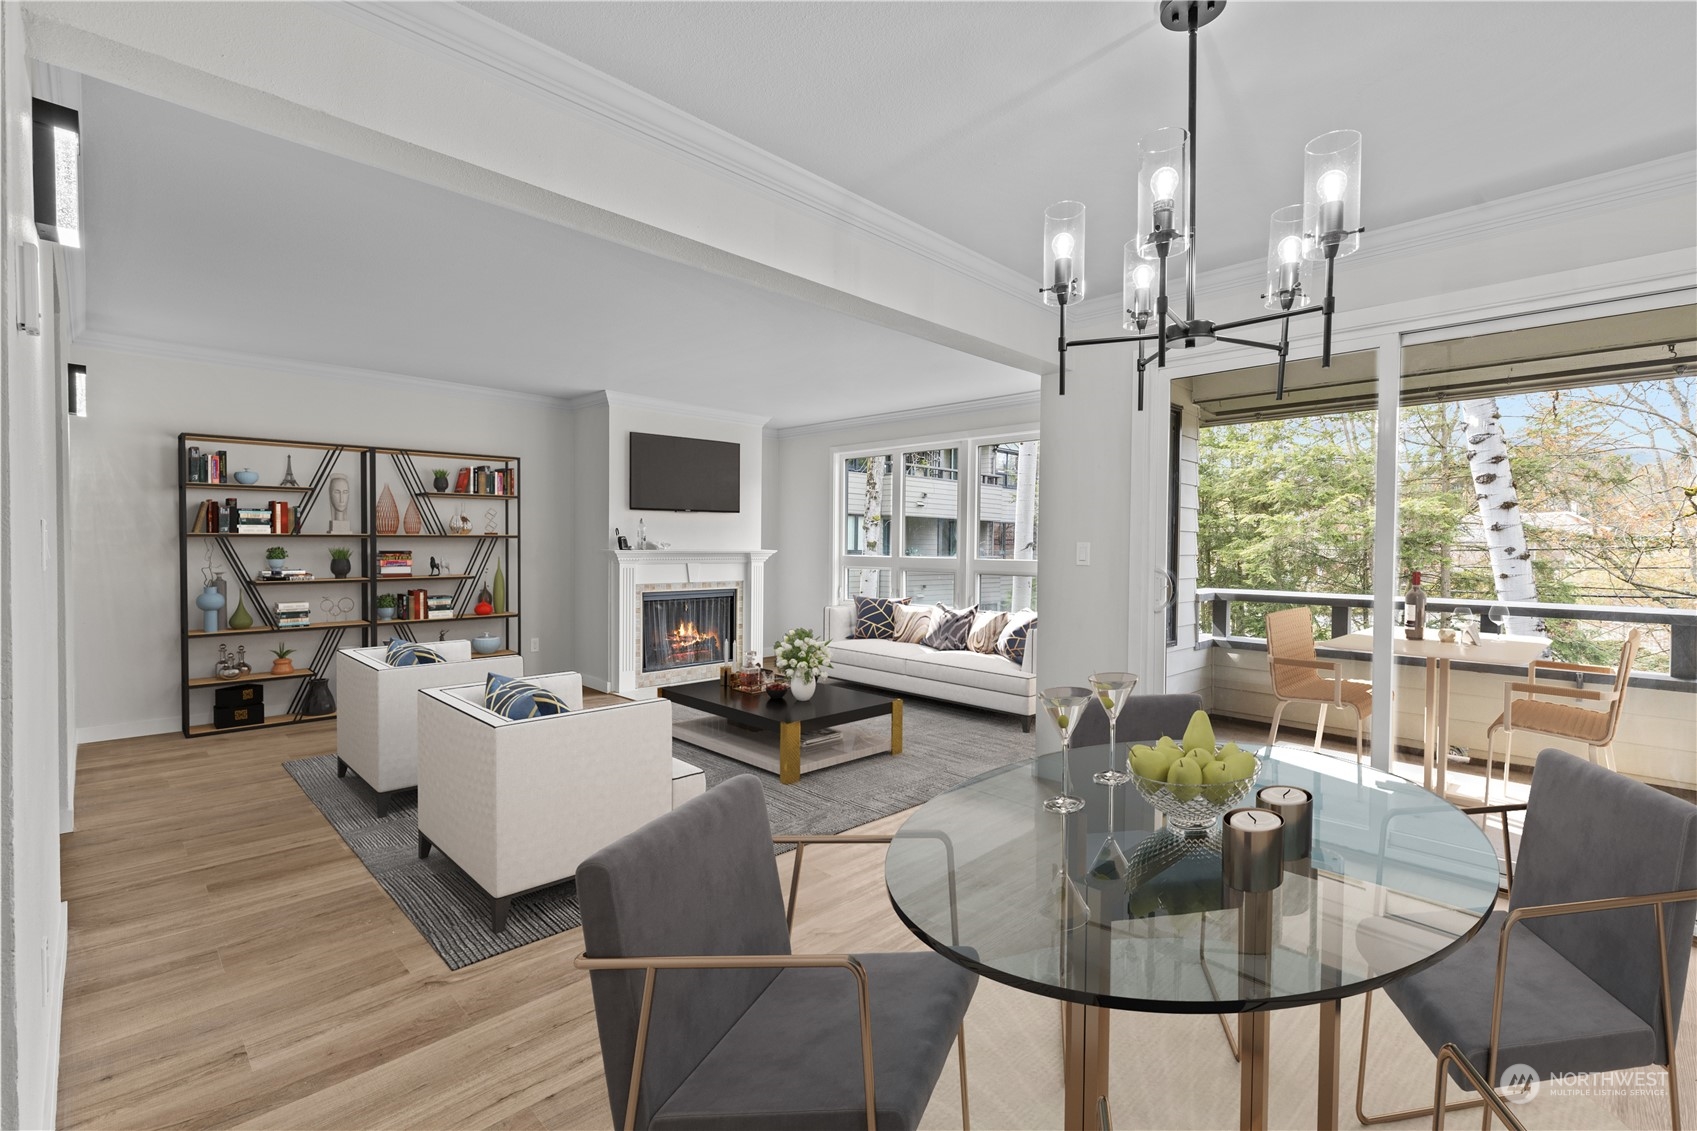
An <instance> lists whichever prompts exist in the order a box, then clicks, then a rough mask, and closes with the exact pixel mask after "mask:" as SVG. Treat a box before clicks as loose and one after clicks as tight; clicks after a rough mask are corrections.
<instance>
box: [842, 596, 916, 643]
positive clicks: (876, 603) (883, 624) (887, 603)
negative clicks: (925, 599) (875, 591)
mask: <svg viewBox="0 0 1697 1131" xmlns="http://www.w3.org/2000/svg"><path fill="white" fill-rule="evenodd" d="M908 600H909V598H907V597H856V598H855V599H854V630H853V631H852V632H851V633H850V634H849V635H850V636H852V637H853V638H854V639H855V640H894V639H895V638H896V606H897V605H905V604H907V603H908Z"/></svg>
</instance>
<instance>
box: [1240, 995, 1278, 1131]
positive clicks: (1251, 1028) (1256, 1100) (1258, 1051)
mask: <svg viewBox="0 0 1697 1131" xmlns="http://www.w3.org/2000/svg"><path fill="white" fill-rule="evenodd" d="M1272 1021H1273V1016H1272V1014H1270V1013H1267V1012H1265V1011H1262V1012H1258V1013H1243V1014H1239V1015H1238V1029H1237V1040H1238V1046H1237V1047H1238V1052H1239V1053H1240V1054H1241V1055H1242V1060H1241V1061H1240V1062H1239V1065H1238V1080H1239V1084H1240V1087H1241V1091H1240V1092H1239V1094H1238V1101H1237V1125H1238V1127H1239V1128H1240V1129H1241V1131H1267V1097H1268V1084H1269V1083H1270V1082H1271V1081H1270V1079H1269V1075H1268V1071H1267V1069H1268V1064H1267V1061H1268V1056H1267V1054H1268V1045H1269V1044H1270V1043H1271V1040H1272V1033H1273V1025H1272Z"/></svg>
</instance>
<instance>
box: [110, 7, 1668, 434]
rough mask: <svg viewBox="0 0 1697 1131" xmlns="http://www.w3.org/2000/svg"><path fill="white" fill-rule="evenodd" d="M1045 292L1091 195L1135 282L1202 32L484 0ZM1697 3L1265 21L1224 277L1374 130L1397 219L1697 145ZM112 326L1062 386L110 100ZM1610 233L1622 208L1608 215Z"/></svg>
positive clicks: (759, 392)
mask: <svg viewBox="0 0 1697 1131" xmlns="http://www.w3.org/2000/svg"><path fill="white" fill-rule="evenodd" d="M466 7H467V8H469V9H471V10H472V11H474V12H475V13H476V14H478V15H479V16H481V17H482V18H483V19H484V20H486V21H494V22H495V23H497V24H499V25H501V26H500V27H499V28H496V29H495V30H497V31H502V32H503V33H506V34H511V33H518V34H522V35H527V36H530V37H533V38H534V39H536V40H537V41H539V42H541V43H543V44H545V45H547V46H549V47H551V48H553V49H555V50H558V51H560V52H563V53H565V54H568V55H571V56H573V57H575V58H577V59H579V60H581V61H582V62H584V63H586V64H588V65H590V66H592V67H595V68H598V69H600V70H603V71H605V72H607V73H608V74H610V75H612V76H613V77H615V78H617V79H619V80H622V81H624V82H627V83H629V84H631V85H633V86H635V87H637V88H639V89H641V90H643V91H646V92H647V93H649V94H651V95H654V96H656V97H658V98H660V99H663V100H665V101H667V102H670V103H672V104H674V105H675V106H677V107H678V108H679V109H681V110H683V111H684V112H686V113H689V114H692V115H695V116H697V117H699V118H700V119H702V120H704V121H706V122H708V123H709V124H711V125H713V126H717V127H719V128H721V129H723V130H725V131H728V132H730V133H732V134H735V135H738V136H739V137H741V138H743V139H744V140H746V141H748V142H750V143H752V144H755V145H757V146H760V147H762V148H764V149H767V150H769V151H770V152H772V153H774V154H776V155H777V156H779V157H782V158H784V159H787V160H789V161H791V162H793V163H795V164H797V165H799V166H801V167H803V168H805V169H807V170H809V171H811V172H813V173H815V174H818V175H820V176H822V177H824V178H826V179H827V180H830V181H833V182H835V183H837V184H840V185H842V186H844V187H845V188H847V189H849V190H851V191H853V192H855V193H858V194H860V195H862V196H864V197H866V198H868V199H870V200H872V201H874V202H876V203H878V204H880V205H883V206H884V207H886V208H889V209H891V210H892V211H894V212H896V213H899V214H901V215H903V216H905V217H907V218H908V219H910V220H912V221H915V222H917V223H919V224H921V225H923V226H926V227H929V228H931V229H933V230H934V231H936V232H939V233H941V234H942V235H944V236H947V237H949V238H951V239H953V240H955V241H957V242H959V243H960V244H963V245H965V246H966V247H968V248H971V249H973V250H975V251H978V252H980V253H982V254H983V255H986V256H988V257H989V258H991V259H992V260H995V261H997V262H1000V263H1002V264H1004V265H1006V266H1007V267H1009V268H1011V269H1012V270H1014V271H1017V272H1019V273H1020V274H1022V275H1027V276H1029V277H1031V278H1032V279H1035V278H1036V274H1037V266H1038V253H1039V251H1040V246H1041V245H1040V234H1041V213H1042V210H1043V208H1044V207H1045V206H1046V205H1048V204H1049V203H1052V202H1053V201H1056V200H1060V199H1063V198H1073V199H1080V200H1084V201H1085V202H1086V203H1088V204H1089V205H1090V208H1091V213H1090V245H1091V255H1090V264H1091V271H1090V283H1091V292H1092V294H1093V295H1103V294H1112V293H1115V292H1117V290H1118V277H1119V248H1120V246H1121V245H1122V244H1123V242H1124V241H1125V240H1126V239H1127V238H1128V237H1129V236H1130V234H1131V227H1132V209H1133V204H1134V195H1135V194H1134V185H1133V180H1132V178H1133V174H1134V172H1135V166H1136V155H1135V147H1136V141H1137V138H1138V136H1139V135H1140V134H1141V133H1143V132H1145V131H1147V130H1149V129H1151V128H1153V127H1155V126H1158V125H1162V124H1167V123H1170V122H1179V121H1182V119H1183V115H1184V98H1183V93H1184V38H1183V37H1182V36H1178V35H1174V34H1172V33H1170V32H1167V31H1164V30H1162V29H1160V28H1159V27H1157V26H1155V24H1154V19H1153V13H1154V4H1153V2H1152V0H1135V2H1131V3H1043V2H1014V3H980V2H963V3H902V2H897V3H870V4H869V3H860V2H842V3H800V2H795V0H787V2H782V3H743V2H740V0H733V2H724V3H678V2H672V0H661V2H652V3H605V2H600V0H588V2H580V3H569V4H542V3H507V2H496V3H472V4H469V5H466ZM1693 46H1697V4H1692V3H1683V2H1682V3H1611V4H1606V5H1597V4H1590V3H1505V2H1483V3H1469V4H1444V3H1422V2H1404V0H1374V2H1372V3H1367V2H1360V0H1358V2H1356V3H1283V2H1275V0H1260V2H1256V3H1249V2H1247V0H1238V2H1237V3H1235V4H1233V5H1232V6H1231V7H1230V9H1229V10H1228V11H1227V12H1226V13H1225V14H1224V15H1223V16H1222V18H1221V19H1220V20H1219V21H1218V22H1217V23H1215V24H1214V25H1212V26H1211V27H1209V28H1207V29H1206V30H1204V32H1203V33H1202V38H1201V52H1200V54H1201V76H1200V80H1201V106H1200V111H1201V121H1200V129H1199V135H1200V150H1199V168H1200V177H1199V182H1200V191H1201V199H1200V202H1199V209H1198V220H1199V227H1200V240H1199V246H1200V250H1201V255H1202V262H1201V266H1202V267H1203V269H1204V270H1205V271H1206V270H1212V269H1214V268H1219V267H1224V266H1227V265H1229V264H1232V263H1237V262H1243V261H1248V260H1258V259H1259V258H1260V257H1261V256H1262V255H1263V254H1264V251H1265V239H1266V236H1265V222H1266V216H1267V214H1268V212H1269V211H1271V209H1272V208H1274V207H1275V206H1277V205H1280V204H1283V203H1286V202H1288V201H1290V200H1294V199H1297V198H1298V197H1299V196H1300V190H1299V178H1300V171H1301V151H1302V145H1303V143H1304V142H1305V141H1306V140H1307V139H1308V138H1309V137H1311V136H1313V135H1315V134H1318V133H1321V132H1323V131H1325V130H1328V129H1333V128H1338V127H1340V126H1352V127H1355V128H1358V129H1361V130H1362V131H1363V132H1364V133H1365V134H1366V178H1365V185H1366V201H1365V205H1364V217H1365V221H1366V223H1367V224H1368V225H1369V228H1370V232H1369V235H1368V237H1367V238H1368V239H1369V240H1371V238H1372V235H1371V229H1372V228H1383V227H1386V226H1389V225H1393V224H1398V223H1402V222H1406V221H1412V220H1417V219H1422V218H1425V217H1429V216H1433V215H1439V214H1443V213H1446V212H1449V211H1452V210H1454V209H1457V208H1462V207H1466V206H1468V205H1473V204H1478V203H1482V202H1486V201H1492V200H1497V199H1500V198H1502V197H1505V196H1508V195H1512V194H1516V193H1520V192H1526V191H1530V190H1534V189H1538V188H1543V187H1547V186H1550V185H1555V184H1561V183H1565V182H1567V181H1571V180H1574V179H1577V178H1580V177H1585V176H1589V175H1593V174H1598V173H1604V172H1608V171H1611V170H1615V169H1618V168H1621V167H1624V166H1629V165H1634V164H1638V163H1641V162H1645V161H1651V160H1654V159H1657V158H1662V157H1666V156H1669V155H1673V154H1683V153H1689V152H1691V151H1693V150H1697V75H1694V71H1693V68H1692V66H1691V62H1690V60H1691V56H1692V48H1693ZM82 108H83V123H84V135H85V146H84V153H85V169H84V175H85V179H86V184H85V186H84V200H85V212H86V214H85V217H84V222H85V228H86V243H87V247H88V251H87V253H86V257H87V307H86V310H87V313H86V321H87V326H88V329H89V330H91V331H95V332H97V333H99V334H104V335H109V336H112V337H114V338H132V339H134V338H141V339H150V340H154V341H163V342H174V343H181V344H184V345H188V346H191V347H196V348H199V349H204V350H215V351H216V350H222V351H229V352H233V353H240V354H247V355H259V356H272V357H279V358H289V359H295V360H300V361H306V362H319V363H323V364H328V365H336V366H342V367H348V368H354V369H370V370H377V371H383V372H391V373H402V374H411V375H416V376H420V377H430V378H437V379H441V380H448V381H455V382H461V383H468V384H474V385H483V386H487V387H491V388H504V389H516V390H520V391H528V392H539V393H547V394H551V395H570V394H572V393H574V392H579V391H586V390H592V389H612V390H616V391H622V392H627V393H637V394H643V395H647V396H652V397H659V398H665V399H669V400H674V401H679V402H683V403H693V404H702V405H726V404H730V405H735V406H738V407H744V408H751V409H752V408H757V410H758V411H761V412H766V413H770V414H771V416H772V418H773V421H774V423H775V424H777V425H779V426H786V425H793V424H801V423H809V422H815V421H821V420H831V419H840V418H844V417H849V416H857V415H863V414H865V413H867V412H869V411H896V410H902V409H908V408H915V407H920V406H926V405H934V404H942V403H948V402H952V401H967V400H975V399H980V398H984V397H990V396H996V395H1000V394H1007V393H1016V392H1029V391H1031V390H1033V389H1035V387H1036V379H1035V377H1033V376H1032V375H1030V374H1027V373H1023V372H1020V371H1017V370H1013V369H1010V368H1007V367H1004V366H1000V365H997V364H994V363H991V362H987V361H984V360H982V359H978V358H974V357H970V356H968V355H965V354H961V353H958V352H956V351H953V350H950V349H948V348H945V347H942V346H938V345H935V344H933V343H929V342H925V341H922V340H919V339H915V338H911V337H908V336H906V335H903V334H901V333H898V332H895V331H891V330H888V329H884V328H881V327H878V326H874V325H871V324H868V323H865V322H861V321H859V320H856V319H853V318H851V317H848V316H845V315H841V314H837V313H832V312H829V311H826V310H823V309H821V308H818V307H816V306H813V305H811V304H808V303H806V302H803V301H800V300H797V299H794V298H789V297H785V296H782V295H777V294H774V293H771V292H769V291H766V290H763V289H760V288H757V287H753V286H750V285H746V284H743V283H739V282H735V281H731V280H727V279H725V278H722V277H720V276H718V275H714V274H709V273H706V272H702V271H698V270H695V269H693V268H689V267H685V266H681V265H679V264H676V263H674V262H671V261H668V260H662V259H658V258H654V257H651V256H649V255H646V254H644V253H641V252H637V251H633V250H631V249H629V248H625V247H620V246H616V245H613V244H610V243H607V242H603V241H601V240H598V239H595V238H593V237H588V236H584V235H582V234H579V233H575V232H572V231H570V230H567V229H564V228H561V227H558V226H556V225H552V224H549V223H546V222H543V221H539V220H535V219H532V218H529V217H525V216H521V215H517V214H514V213H511V212H507V211H505V210H502V209H500V208H496V207H493V206H489V205H486V204H482V203H479V202H476V201H473V200H470V199H467V198H464V197H461V196H458V195H456V194H453V193H450V192H446V191H443V190H439V189H436V188H432V187H429V186H426V185H423V184H420V183H418V182H414V181H411V180H408V179H405V178H402V177H399V176H396V175H393V174H389V173H386V172H382V171H380V170H377V169H374V168H370V167H367V166H364V165H361V164H358V163H355V162H350V161H346V160H343V159H340V158H336V157H331V156H328V155H326V154H323V153H321V152H319V151H316V150H312V149H308V148H305V147H302V146H299V145H295V144H293V143H290V142H285V141H281V140H278V139H276V138H273V137H270V136H267V135H263V134H260V133H257V132H255V131H251V130H248V129H245V128H242V127H238V126H234V125H231V124H229V123H226V122H222V121H219V120H215V119H213V118H210V117H206V116H203V115H200V114H197V113H194V112H191V111H187V110H184V109H182V108H180V107H177V106H174V105H171V104H168V103H164V102H159V101H155V100H153V99H150V98H146V97H143V96H140V95H137V94H134V93H132V92H129V91H126V90H123V89H121V88H118V87H114V86H109V85H105V84H102V83H98V82H94V81H85V84H84V95H83V107H82ZM1604 215H1606V209H1604V210H1603V212H1602V213H1600V218H1601V217H1602V216H1604Z"/></svg>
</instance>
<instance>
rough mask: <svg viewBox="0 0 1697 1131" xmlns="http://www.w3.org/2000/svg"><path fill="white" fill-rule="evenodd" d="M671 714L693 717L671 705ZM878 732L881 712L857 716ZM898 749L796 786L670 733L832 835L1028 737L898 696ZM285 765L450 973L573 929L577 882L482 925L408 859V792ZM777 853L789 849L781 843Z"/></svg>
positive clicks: (1004, 722)
mask: <svg viewBox="0 0 1697 1131" xmlns="http://www.w3.org/2000/svg"><path fill="white" fill-rule="evenodd" d="M673 710H674V711H676V712H678V713H679V714H680V715H683V714H688V715H692V716H693V715H696V714H697V712H694V711H686V709H684V708H679V707H676V706H674V707H673ZM856 725H861V726H871V727H874V728H885V731H886V733H887V728H888V726H889V722H888V720H884V719H875V720H872V721H871V722H869V723H863V724H856ZM902 745H903V748H904V753H903V754H902V755H901V756H900V757H897V758H892V757H890V756H889V755H884V754H880V755H877V756H875V757H871V758H863V759H861V760H860V761H858V762H847V763H844V764H843V765H840V766H830V767H827V768H825V769H822V770H816V771H814V772H812V773H809V774H804V775H802V779H801V782H800V783H799V784H797V785H793V786H786V785H781V784H780V783H779V782H778V776H777V775H776V774H772V773H768V772H766V771H765V770H759V769H756V768H754V767H753V766H745V765H743V764H742V763H741V762H737V761H734V760H732V759H730V758H726V757H723V756H722V755H719V754H714V753H712V752H710V751H707V750H703V749H701V748H700V747H697V746H691V745H689V744H688V743H686V742H682V741H674V742H673V743H672V753H673V754H674V755H676V756H677V757H678V758H681V759H682V760H683V761H685V762H688V763H690V764H691V765H695V766H700V767H701V768H702V770H703V771H704V772H705V773H706V774H707V787H708V788H709V789H711V788H712V787H714V786H716V785H718V784H719V783H720V782H722V781H724V780H726V779H727V778H730V777H732V776H734V775H736V774H752V775H754V776H755V777H756V778H758V779H760V784H761V785H762V786H763V787H764V788H765V791H766V805H767V808H768V809H769V810H770V812H771V817H772V829H773V831H774V832H778V833H840V832H843V831H845V830H848V829H852V828H855V827H857V826H859V825H864V824H866V823H867V822H868V821H875V820H877V819H878V818H880V817H887V816H889V815H890V814H891V813H899V812H900V811H901V810H903V809H907V808H909V807H911V806H914V805H919V804H921V803H922V802H925V801H929V800H930V799H931V798H933V797H935V796H937V795H938V794H939V793H942V792H943V791H945V790H947V789H949V788H950V787H952V786H954V785H956V784H958V783H960V782H963V781H965V780H966V779H968V778H971V777H976V776H977V775H979V774H981V773H984V772H985V771H987V770H993V769H995V768H996V767H997V766H1005V765H1007V764H1008V763H1009V762H1015V761H1018V760H1019V759H1021V758H1029V757H1031V755H1032V752H1033V749H1034V748H1033V744H1032V737H1031V735H1028V734H1024V733H1022V732H1021V731H1020V726H1019V719H1017V718H1016V717H1014V716H1012V715H997V714H990V713H988V712H985V711H975V710H972V709H970V708H966V707H954V706H950V705H949V704H946V703H937V702H933V701H931V700H925V699H909V698H904V699H903V718H902ZM283 768H284V769H285V770H287V771H288V772H289V776H290V777H292V778H294V779H295V782H296V783H297V784H298V785H299V786H300V787H301V791H302V792H303V793H305V794H306V795H307V797H308V798H309V799H310V800H311V801H312V803H313V804H314V805H316V806H318V811H319V812H320V813H323V814H324V818H325V820H327V821H329V822H330V825H331V827H332V828H334V829H335V830H336V832H337V833H338V834H340V836H341V838H342V839H343V840H344V841H346V842H347V845H348V847H349V848H351V849H353V851H354V855H356V856H358V857H359V859H360V862H361V863H363V864H364V865H365V867H366V870H367V871H369V872H370V873H371V875H372V878H373V879H375V880H376V881H377V883H378V884H379V885H380V886H381V887H382V888H383V890H384V891H386V892H388V893H389V896H390V898H391V899H393V900H394V901H395V905H396V906H397V907H399V908H400V909H401V911H402V912H403V913H405V915H406V917H407V918H408V919H410V920H412V923H413V926H415V927H417V928H418V933H419V934H421V935H423V936H424V938H425V941H426V942H428V943H429V944H430V945H431V946H432V947H434V948H435V950H436V953H437V954H438V955H440V956H441V958H442V961H443V962H444V963H446V964H447V966H448V969H450V970H458V969H460V968H461V967H462V966H469V965H471V964H472V963H473V962H481V961H482V960H483V959H485V958H493V957H494V956H495V955H497V954H502V953H505V952H506V951H509V950H513V949H514V948H516V947H521V946H524V945H525V944H526V943H532V942H536V941H537V940H539V939H545V938H547V937H549V936H550V935H557V934H559V933H560V932H561V931H569V930H571V929H572V928H573V927H577V926H580V925H582V922H583V918H582V916H581V914H580V913H579V910H578V904H577V889H576V888H575V886H574V885H573V884H572V883H571V882H570V881H567V882H566V883H563V884H560V885H559V886H557V887H552V888H548V889H546V890H544V891H539V892H537V893H536V894H534V895H528V896H525V897H524V898H522V899H516V900H514V901H513V907H512V913H511V914H510V915H509V916H508V919H507V929H506V930H505V931H504V932H502V933H501V934H499V935H497V934H495V933H494V932H492V931H490V929H489V897H488V896H487V895H485V894H484V893H483V891H482V889H481V888H479V887H478V886H477V884H476V883H474V882H473V881H472V880H471V878H470V877H468V876H467V875H466V874H465V873H464V872H462V871H460V870H459V868H458V867H456V866H455V865H454V864H453V863H452V862H451V861H449V860H448V859H447V858H446V857H444V856H443V855H442V854H441V853H440V852H432V853H431V854H430V858H429V859H427V860H420V859H419V858H418V804H417V793H416V792H415V791H413V790H406V791H402V792H400V793H398V794H397V795H395V797H393V798H392V799H385V798H383V797H381V796H379V795H378V794H377V793H375V792H373V791H372V790H371V788H370V787H369V786H367V785H366V784H365V782H363V781H361V780H360V779H359V777H358V776H357V775H356V774H354V773H352V772H350V773H349V774H348V776H347V777H345V778H337V777H336V758H335V755H333V754H325V755H321V756H319V757H316V758H301V759H298V760H296V761H293V762H285V763H284V764H283ZM779 851H787V850H786V849H780V850H779Z"/></svg>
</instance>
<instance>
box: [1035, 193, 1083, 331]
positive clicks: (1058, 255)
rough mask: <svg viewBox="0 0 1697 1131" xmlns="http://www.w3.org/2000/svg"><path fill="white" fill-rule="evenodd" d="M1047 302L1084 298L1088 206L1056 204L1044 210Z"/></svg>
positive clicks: (1045, 298) (1067, 203) (1069, 201)
mask: <svg viewBox="0 0 1697 1131" xmlns="http://www.w3.org/2000/svg"><path fill="white" fill-rule="evenodd" d="M1040 277H1041V278H1042V280H1043V301H1044V302H1045V303H1046V304H1048V305H1049V306H1063V305H1065V304H1066V303H1069V302H1077V301H1079V300H1080V299H1082V298H1083V297H1084V205H1082V204H1080V203H1078V201H1076V200H1063V201H1061V202H1060V203H1059V204H1052V205H1050V206H1049V208H1048V210H1047V211H1046V212H1044V213H1043V274H1042V275H1041V276H1040Z"/></svg>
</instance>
